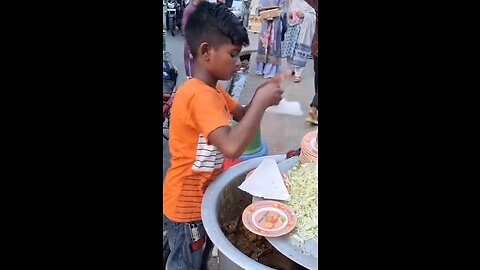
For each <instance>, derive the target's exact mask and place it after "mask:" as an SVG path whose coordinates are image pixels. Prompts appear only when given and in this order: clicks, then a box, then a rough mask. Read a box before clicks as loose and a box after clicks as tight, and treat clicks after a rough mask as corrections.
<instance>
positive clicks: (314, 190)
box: [286, 162, 318, 243]
mask: <svg viewBox="0 0 480 270" xmlns="http://www.w3.org/2000/svg"><path fill="white" fill-rule="evenodd" d="M286 181H287V183H288V185H289V187H290V195H291V197H290V201H288V202H286V204H287V205H289V206H291V207H292V208H293V211H294V212H295V215H296V216H297V225H296V226H295V230H294V231H293V238H294V239H295V240H297V241H299V242H301V243H304V242H305V241H307V240H309V239H312V238H318V162H310V163H305V164H299V165H297V166H295V167H294V168H293V169H292V170H290V171H289V172H288V174H287V179H286Z"/></svg>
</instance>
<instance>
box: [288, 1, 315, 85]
mask: <svg viewBox="0 0 480 270" xmlns="http://www.w3.org/2000/svg"><path fill="white" fill-rule="evenodd" d="M289 1H290V2H289V4H288V27H287V32H286V33H285V40H284V41H283V43H282V57H284V58H287V62H288V64H289V66H290V67H291V68H292V70H294V75H295V81H294V82H295V83H299V82H300V81H301V74H302V71H303V69H304V68H305V65H306V64H307V61H308V59H309V56H310V54H311V49H312V41H313V36H314V34H315V10H314V9H313V8H312V7H311V6H310V5H308V4H307V2H305V0H289Z"/></svg>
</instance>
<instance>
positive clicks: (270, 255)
mask: <svg viewBox="0 0 480 270" xmlns="http://www.w3.org/2000/svg"><path fill="white" fill-rule="evenodd" d="M317 153H318V135H317V131H312V132H309V133H308V134H306V135H305V136H304V138H303V139H302V142H301V152H300V155H299V156H295V157H292V158H289V159H286V156H285V155H274V156H265V157H260V158H255V159H251V160H247V161H244V162H242V163H239V164H237V165H235V166H233V167H231V168H229V169H228V170H226V171H225V172H224V173H222V174H221V175H220V176H218V178H217V179H216V180H215V181H214V182H213V183H212V184H211V185H210V186H209V187H208V189H207V190H206V192H205V197H204V199H203V202H202V220H203V222H204V227H205V230H206V232H207V235H208V236H209V238H210V239H211V240H212V242H213V244H214V245H215V246H216V247H217V248H218V251H219V252H218V254H219V269H225V270H226V269H228V270H236V269H259V270H262V269H263V270H267V269H270V270H271V269H277V270H278V269H286V270H289V269H318V217H317V215H318V214H317V213H318V210H317V209H318V158H317V155H318V154H317ZM278 179H281V180H278ZM307 187H308V188H307ZM252 193H253V194H252ZM307 193H308V195H306V194H307ZM275 198H276V199H275ZM305 207H308V211H305V209H303V210H302V208H305Z"/></svg>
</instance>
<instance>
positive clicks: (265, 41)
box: [256, 0, 285, 79]
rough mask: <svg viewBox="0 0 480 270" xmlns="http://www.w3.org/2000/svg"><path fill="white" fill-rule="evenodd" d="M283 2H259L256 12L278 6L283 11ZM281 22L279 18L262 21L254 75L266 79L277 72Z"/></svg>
mask: <svg viewBox="0 0 480 270" xmlns="http://www.w3.org/2000/svg"><path fill="white" fill-rule="evenodd" d="M284 5H285V0H260V1H259V6H258V11H261V10H262V8H264V7H272V6H279V7H280V9H282V10H283V8H284ZM281 43H282V20H281V16H279V17H275V18H273V20H263V21H262V26H261V30H260V37H259V40H258V51H257V58H256V62H257V68H256V73H257V75H260V76H262V75H263V77H264V78H265V79H267V78H273V77H275V76H276V75H277V73H278V72H279V68H280V64H281Z"/></svg>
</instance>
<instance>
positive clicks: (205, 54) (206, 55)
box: [200, 42, 212, 61]
mask: <svg viewBox="0 0 480 270" xmlns="http://www.w3.org/2000/svg"><path fill="white" fill-rule="evenodd" d="M211 48H212V47H211V46H210V44H208V43H207V42H203V43H202V44H200V57H202V58H203V60H205V61H208V60H210V49H211Z"/></svg>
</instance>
